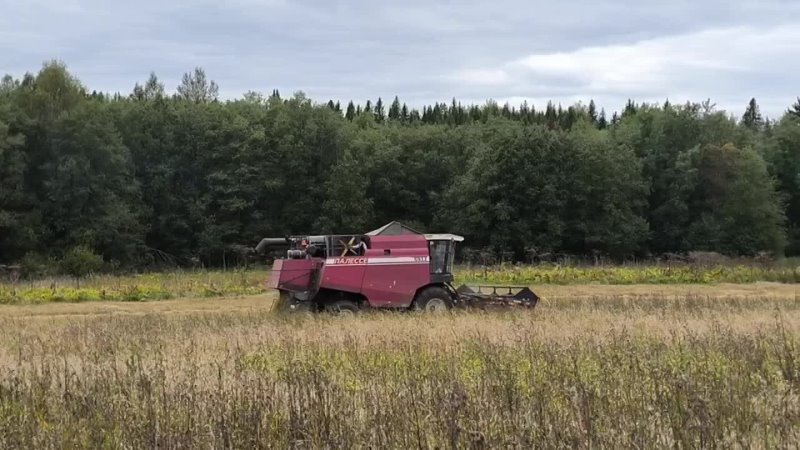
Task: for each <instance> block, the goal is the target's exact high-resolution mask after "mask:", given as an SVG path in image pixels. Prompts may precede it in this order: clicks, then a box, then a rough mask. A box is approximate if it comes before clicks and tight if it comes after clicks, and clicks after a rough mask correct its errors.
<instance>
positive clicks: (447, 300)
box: [414, 286, 453, 313]
mask: <svg viewBox="0 0 800 450" xmlns="http://www.w3.org/2000/svg"><path fill="white" fill-rule="evenodd" d="M452 307H453V299H452V298H451V297H450V293H449V292H447V290H446V289H444V288H440V287H436V286H434V287H429V288H427V289H424V290H423V291H422V292H420V293H419V294H417V298H415V299H414V309H416V310H419V311H426V312H432V313H442V312H445V311H447V310H448V309H450V308H452Z"/></svg>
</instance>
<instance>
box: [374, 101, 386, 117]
mask: <svg viewBox="0 0 800 450" xmlns="http://www.w3.org/2000/svg"><path fill="white" fill-rule="evenodd" d="M384 119H386V111H384V107H383V100H382V99H381V98H380V97H378V101H377V102H375V122H377V123H383V121H384Z"/></svg>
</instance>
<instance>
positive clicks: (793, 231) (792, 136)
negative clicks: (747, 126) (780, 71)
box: [765, 112, 800, 255]
mask: <svg viewBox="0 0 800 450" xmlns="http://www.w3.org/2000/svg"><path fill="white" fill-rule="evenodd" d="M765 153H766V159H767V161H768V163H769V167H770V172H771V173H772V175H773V176H774V177H775V179H776V181H777V189H778V192H779V193H780V195H781V196H782V197H783V200H784V213H785V215H786V220H787V234H788V239H789V242H788V247H787V249H786V252H787V254H789V255H798V254H800V116H796V115H794V114H792V113H791V112H787V113H786V114H785V115H784V117H783V119H781V120H780V121H779V122H778V123H777V125H776V126H775V128H774V129H773V133H772V136H771V137H770V138H769V140H768V142H767V148H766V151H765Z"/></svg>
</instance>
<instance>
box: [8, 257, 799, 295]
mask: <svg viewBox="0 0 800 450" xmlns="http://www.w3.org/2000/svg"><path fill="white" fill-rule="evenodd" d="M268 275H269V272H268V271H267V270H265V269H260V270H231V271H177V272H172V273H148V274H140V275H128V276H110V275H107V276H94V277H89V278H87V279H83V280H80V281H76V280H74V279H70V278H48V279H44V280H36V281H20V282H17V283H13V284H12V283H8V282H5V283H3V282H0V304H39V303H76V302H85V301H151V300H168V299H175V298H186V297H195V298H216V297H222V296H242V295H253V294H260V293H264V292H266V286H265V281H266V279H267V278H268ZM455 276H456V284H459V283H488V284H514V285H521V286H537V287H538V286H544V287H547V286H551V285H570V286H574V285H587V284H590V285H595V284H603V285H606V284H608V285H637V284H647V285H672V284H675V285H684V284H696V285H717V284H720V283H725V284H752V283H757V282H775V283H786V284H793V283H798V282H800V269H798V268H796V267H794V266H791V265H780V264H774V265H768V266H759V265H719V266H692V265H681V266H666V265H661V266H630V267H625V266H598V267H570V266H567V267H561V266H553V265H545V266H497V267H489V268H479V269H478V268H467V267H459V268H457V270H456V273H455Z"/></svg>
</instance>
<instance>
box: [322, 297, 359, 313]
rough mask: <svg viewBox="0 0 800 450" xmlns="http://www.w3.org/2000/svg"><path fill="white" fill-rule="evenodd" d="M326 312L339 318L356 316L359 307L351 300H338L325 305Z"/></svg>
mask: <svg viewBox="0 0 800 450" xmlns="http://www.w3.org/2000/svg"><path fill="white" fill-rule="evenodd" d="M325 311H326V312H328V313H331V314H334V315H337V316H345V317H347V316H355V315H356V313H357V312H358V305H357V304H356V302H353V301H350V300H336V301H335V302H331V303H329V304H327V305H325Z"/></svg>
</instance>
